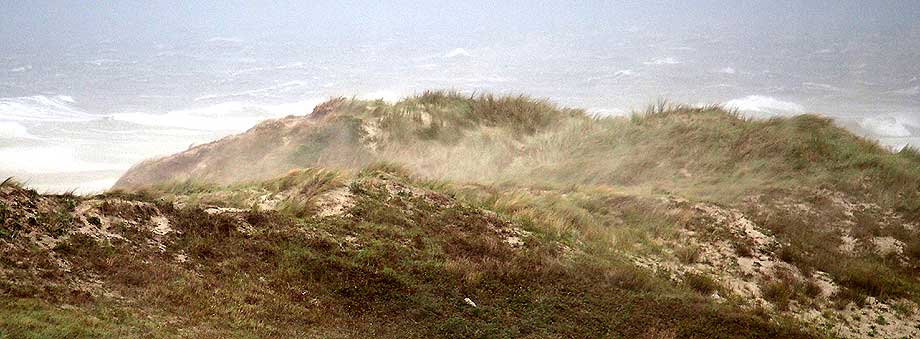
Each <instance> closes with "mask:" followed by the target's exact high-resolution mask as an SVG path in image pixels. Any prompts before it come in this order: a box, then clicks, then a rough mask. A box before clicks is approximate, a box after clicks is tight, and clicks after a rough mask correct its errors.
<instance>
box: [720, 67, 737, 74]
mask: <svg viewBox="0 0 920 339" xmlns="http://www.w3.org/2000/svg"><path fill="white" fill-rule="evenodd" d="M716 72H718V73H722V74H735V73H736V72H737V71H735V69H734V68H732V67H724V68H721V69H719V70H718V71H716Z"/></svg>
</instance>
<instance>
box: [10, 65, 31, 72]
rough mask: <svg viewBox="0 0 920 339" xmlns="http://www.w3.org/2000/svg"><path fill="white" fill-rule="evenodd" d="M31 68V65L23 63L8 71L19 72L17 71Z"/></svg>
mask: <svg viewBox="0 0 920 339" xmlns="http://www.w3.org/2000/svg"><path fill="white" fill-rule="evenodd" d="M31 70H32V65H25V66H20V67H16V68H13V69H10V72H11V73H19V72H25V71H31Z"/></svg>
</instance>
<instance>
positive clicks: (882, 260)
mask: <svg viewBox="0 0 920 339" xmlns="http://www.w3.org/2000/svg"><path fill="white" fill-rule="evenodd" d="M0 193H2V194H0V198H2V199H0V216H3V220H4V223H3V225H2V227H0V248H3V250H4V258H8V259H4V260H2V261H0V268H2V269H0V274H3V275H4V277H7V278H9V279H7V280H6V281H7V282H5V283H3V284H0V292H2V297H0V302H3V303H4V305H6V307H3V311H2V312H5V313H4V314H0V318H3V319H12V320H7V321H5V322H4V321H0V338H3V337H4V336H9V337H126V336H131V335H132V334H135V333H142V334H144V335H146V336H152V337H173V336H176V335H180V336H187V337H222V338H224V337H241V338H242V337H265V336H269V337H277V336H283V337H292V336H293V337H367V336H370V335H373V336H383V337H457V338H461V337H462V338H469V337H483V338H506V337H515V338H516V337H532V338H538V337H539V338H544V337H545V338H550V337H553V338H556V337H573V338H575V337H585V338H602V337H609V338H757V337H762V338H773V337H784V338H794V337H803V338H804V337H833V338H837V337H840V338H867V337H880V336H881V337H895V338H900V337H907V338H911V337H920V310H918V308H917V304H918V302H920V280H918V273H917V272H920V240H918V239H920V235H918V234H917V233H918V231H920V228H918V227H920V226H918V225H920V219H918V216H920V196H918V195H920V153H918V152H917V151H916V150H915V149H911V148H907V149H904V150H902V151H900V152H897V153H895V152H891V151H889V150H887V149H885V148H883V147H881V146H879V145H878V144H877V143H875V142H872V141H869V140H866V139H863V138H860V137H858V136H855V135H853V134H852V133H850V132H848V131H846V130H844V129H842V128H840V127H838V126H836V125H834V123H833V122H832V121H831V120H829V119H827V118H823V117H820V116H816V115H803V116H797V117H791V118H774V119H769V120H752V119H747V118H745V117H743V116H741V115H739V114H737V113H736V112H732V111H727V110H725V109H722V108H720V107H718V106H709V107H689V106H681V105H671V104H667V103H659V104H656V105H653V106H651V107H649V109H647V110H646V111H645V112H641V113H636V114H634V115H632V116H630V117H597V116H591V115H589V114H587V113H586V112H584V111H582V110H577V109H569V108H561V107H558V106H556V105H554V104H552V103H550V102H548V101H545V100H537V99H532V98H528V97H525V96H493V95H489V94H482V95H474V96H470V95H463V94H459V93H454V92H426V93H423V94H421V95H418V96H416V97H411V98H407V99H404V100H402V101H400V102H397V103H393V104H390V103H386V102H383V101H368V100H355V99H346V98H335V99H331V100H330V101H328V102H326V103H324V104H321V105H319V106H317V108H316V109H315V110H314V113H313V114H311V115H310V116H306V117H287V118H284V119H279V120H275V121H267V122H263V123H261V124H259V125H257V126H256V127H254V128H253V129H251V130H249V131H247V132H246V133H243V134H241V135H237V136H231V137H227V138H225V139H223V140H219V141H216V142H214V143H211V144H207V145H201V146H198V147H195V148H192V149H190V150H188V151H186V152H182V153H179V154H176V155H173V156H169V157H165V158H162V159H155V160H150V161H147V162H144V163H141V164H138V165H137V166H135V168H133V169H132V170H131V171H129V173H127V174H126V175H125V176H124V177H123V178H122V179H121V180H120V181H119V183H118V184H117V185H116V189H115V190H113V191H112V192H109V193H106V194H103V195H99V196H92V197H82V196H73V195H60V196H42V195H38V194H36V193H34V191H29V190H27V189H24V188H22V187H20V186H19V185H17V184H16V183H14V182H8V183H4V185H2V186H0Z"/></svg>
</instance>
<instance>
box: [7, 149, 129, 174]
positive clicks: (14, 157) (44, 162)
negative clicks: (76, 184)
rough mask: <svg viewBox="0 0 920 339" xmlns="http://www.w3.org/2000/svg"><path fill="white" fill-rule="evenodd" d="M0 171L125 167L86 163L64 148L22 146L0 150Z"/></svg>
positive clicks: (70, 170)
mask: <svg viewBox="0 0 920 339" xmlns="http://www.w3.org/2000/svg"><path fill="white" fill-rule="evenodd" d="M0 159H3V161H2V162H0V171H3V172H21V173H62V172H78V171H108V170H125V169H126V166H124V165H119V164H105V163H96V162H88V161H85V160H82V159H80V158H79V157H78V156H77V153H76V150H74V149H73V148H70V147H66V146H23V147H5V148H0Z"/></svg>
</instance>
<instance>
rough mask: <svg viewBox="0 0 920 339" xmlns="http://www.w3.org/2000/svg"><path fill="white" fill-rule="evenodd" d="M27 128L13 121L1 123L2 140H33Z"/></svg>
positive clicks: (0, 133)
mask: <svg viewBox="0 0 920 339" xmlns="http://www.w3.org/2000/svg"><path fill="white" fill-rule="evenodd" d="M31 137H32V135H30V134H29V131H28V129H26V127H25V126H23V125H21V124H19V123H17V122H12V121H0V139H14V138H31Z"/></svg>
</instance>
